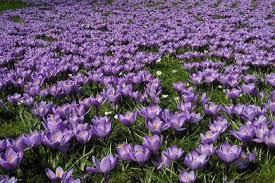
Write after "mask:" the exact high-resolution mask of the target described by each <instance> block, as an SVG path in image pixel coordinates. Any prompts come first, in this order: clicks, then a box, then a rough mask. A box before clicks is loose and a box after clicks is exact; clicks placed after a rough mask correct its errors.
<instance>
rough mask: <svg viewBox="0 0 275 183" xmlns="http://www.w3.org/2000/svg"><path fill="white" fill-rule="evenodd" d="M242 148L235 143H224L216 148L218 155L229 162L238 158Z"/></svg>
mask: <svg viewBox="0 0 275 183" xmlns="http://www.w3.org/2000/svg"><path fill="white" fill-rule="evenodd" d="M241 152H242V149H241V148H240V147H238V146H237V145H233V146H232V145H230V144H228V143H224V144H222V145H220V147H219V148H218V149H217V150H216V153H217V155H218V157H219V158H220V159H221V160H223V161H224V162H226V163H230V162H233V161H235V160H236V159H238V158H239V156H240V154H241Z"/></svg>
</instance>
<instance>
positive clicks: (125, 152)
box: [116, 144, 135, 161]
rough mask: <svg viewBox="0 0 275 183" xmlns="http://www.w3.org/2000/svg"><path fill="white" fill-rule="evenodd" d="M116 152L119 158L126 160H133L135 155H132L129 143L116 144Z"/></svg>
mask: <svg viewBox="0 0 275 183" xmlns="http://www.w3.org/2000/svg"><path fill="white" fill-rule="evenodd" d="M116 149H117V154H118V156H119V158H120V159H122V160H126V161H134V160H135V157H134V156H133V148H132V146H131V145H129V144H120V145H118V146H117V148H116Z"/></svg>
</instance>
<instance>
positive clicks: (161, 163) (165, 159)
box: [157, 151, 172, 170]
mask: <svg viewBox="0 0 275 183" xmlns="http://www.w3.org/2000/svg"><path fill="white" fill-rule="evenodd" d="M171 163H172V161H171V160H170V159H169V158H168V157H167V156H166V155H165V151H163V152H162V153H161V158H160V160H159V162H158V163H157V169H158V170H161V169H162V168H166V167H169V166H171Z"/></svg>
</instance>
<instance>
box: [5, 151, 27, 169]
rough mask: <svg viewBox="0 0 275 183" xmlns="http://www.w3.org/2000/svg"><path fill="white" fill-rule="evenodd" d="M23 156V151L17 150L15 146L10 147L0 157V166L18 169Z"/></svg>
mask: <svg viewBox="0 0 275 183" xmlns="http://www.w3.org/2000/svg"><path fill="white" fill-rule="evenodd" d="M22 158H23V152H20V151H19V152H16V151H15V150H14V149H13V148H11V147H8V148H7V149H6V151H5V152H4V153H3V154H2V155H1V157H0V166H1V167H2V168H3V169H5V170H14V169H16V168H17V167H18V166H19V164H20V162H21V160H22Z"/></svg>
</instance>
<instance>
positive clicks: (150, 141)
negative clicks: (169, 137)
mask: <svg viewBox="0 0 275 183" xmlns="http://www.w3.org/2000/svg"><path fill="white" fill-rule="evenodd" d="M162 143H163V136H158V135H153V136H145V137H144V142H143V145H144V146H145V147H147V148H148V149H149V150H150V151H151V152H153V153H156V152H157V151H158V150H159V149H160V148H161V146H162Z"/></svg>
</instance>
